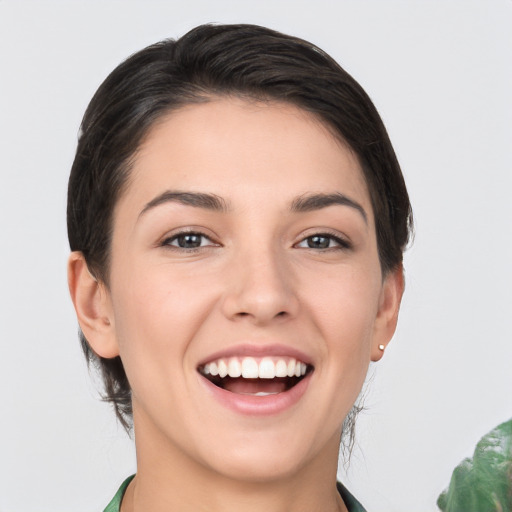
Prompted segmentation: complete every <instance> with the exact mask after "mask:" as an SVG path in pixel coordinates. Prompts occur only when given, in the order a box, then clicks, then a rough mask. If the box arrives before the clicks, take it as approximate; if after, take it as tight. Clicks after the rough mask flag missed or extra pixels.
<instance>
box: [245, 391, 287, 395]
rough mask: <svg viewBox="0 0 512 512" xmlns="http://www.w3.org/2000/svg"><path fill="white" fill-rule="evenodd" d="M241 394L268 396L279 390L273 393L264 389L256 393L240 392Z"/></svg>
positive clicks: (275, 393) (276, 392) (276, 393)
mask: <svg viewBox="0 0 512 512" xmlns="http://www.w3.org/2000/svg"><path fill="white" fill-rule="evenodd" d="M240 394H241V395H249V396H269V395H278V394H279V392H278V391H275V392H274V393H266V392H265V391H258V392H257V393H240Z"/></svg>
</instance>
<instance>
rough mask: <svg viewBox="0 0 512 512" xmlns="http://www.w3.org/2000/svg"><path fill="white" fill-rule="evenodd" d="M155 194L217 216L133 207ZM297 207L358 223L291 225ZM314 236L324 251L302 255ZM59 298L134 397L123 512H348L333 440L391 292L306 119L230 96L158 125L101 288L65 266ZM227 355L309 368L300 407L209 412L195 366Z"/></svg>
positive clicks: (309, 216)
mask: <svg viewBox="0 0 512 512" xmlns="http://www.w3.org/2000/svg"><path fill="white" fill-rule="evenodd" d="M166 191H181V192H183V191H184V192H192V193H207V194H214V195H215V196H217V197H219V198H222V201H223V203H224V206H225V209H224V211H213V210H211V209H209V208H201V207H197V206H191V205H188V204H183V203H181V202H177V201H164V202H161V203H160V204H157V205H155V206H148V205H150V204H151V202H152V201H153V200H154V199H155V198H157V197H158V196H160V195H161V194H162V193H165V192H166ZM312 193H315V194H336V193H337V194H343V195H344V196H346V197H348V198H350V200H351V201H353V202H354V203H356V204H357V205H359V206H360V207H361V209H362V211H363V212H364V213H362V212H361V210H359V209H357V208H355V207H354V206H351V205H346V204H331V205H330V206H325V207H319V208H315V209H312V210H310V211H300V212H298V211H293V208H291V205H292V204H293V202H294V201H295V202H296V201H297V199H298V198H301V197H304V196H305V195H307V194H312ZM141 212H142V213H141ZM365 217H366V218H365ZM183 229H185V230H188V231H193V232H200V233H203V234H204V235H205V237H202V238H199V239H198V240H200V241H201V246H200V247H199V248H197V249H193V250H190V249H186V248H180V247H179V239H177V238H176V235H177V234H178V233H180V232H181V231H182V230H183ZM316 234H321V235H322V236H323V237H324V238H323V239H322V240H323V241H324V242H325V241H326V242H327V247H326V248H316V247H313V248H311V247H309V245H308V244H310V243H311V241H312V238H311V237H312V236H313V235H316ZM173 237H174V238H173ZM325 237H328V238H325ZM337 240H341V242H338V241H337ZM69 282H70V290H71V296H72V298H73V302H74V304H75V307H76V310H77V315H78V318H79V322H80V326H81V328H82V330H83V332H84V334H85V336H86V338H87V339H88V341H89V342H90V344H91V346H92V347H93V349H94V350H95V352H96V353H97V354H99V355H101V356H102V357H113V356H116V355H118V354H119V355H120V356H121V358H122V360H123V364H124V366H125V369H126V372H127V375H128V378H129V381H130V384H131V386H132V390H133V410H134V427H135V437H136V449H137V463H138V472H137V476H136V478H135V479H134V480H133V481H132V483H131V484H130V486H129V488H128V491H127V493H126V495H125V498H124V500H123V504H122V511H123V512H130V511H142V510H152V511H153V512H158V511H163V510H181V511H198V510H209V511H216V510H221V509H222V511H223V512H227V511H228V512H229V511H230V510H233V511H235V510H237V511H240V510H244V511H252V510H255V511H256V510H258V511H259V510H267V511H270V512H278V511H285V510H293V511H302V510H304V511H306V510H307V511H311V510H322V511H334V510H346V508H345V505H344V504H343V502H342V500H341V499H340V497H339V495H338V493H337V491H336V488H335V481H336V468H337V459H338V451H339V440H340V435H341V426H342V423H343V419H344V418H345V416H346V415H347V413H348V412H349V410H350V409H351V407H352V405H353V404H354V402H355V400H356V398H357V396H358V394H359V392H360V389H361V387H362V384H363V382H364V379H365V376H366V373H367V369H368V365H369V363H370V361H371V360H373V361H377V360H378V359H380V357H381V356H382V351H381V350H379V348H378V346H379V345H380V344H383V345H386V344H387V343H388V342H389V340H390V339H391V336H392V335H393V332H394V329H395V326H396V320H397V315H398V309H399V305H400V300H401V296H402V292H403V279H402V270H401V268H399V269H398V270H396V271H395V272H391V273H388V274H387V275H386V276H383V275H382V272H381V267H380V263H379V258H378V251H377V242H376V235H375V225H374V219H373V212H372V208H371V202H370V198H369V194H368V190H367V187H366V184H365V181H364V178H363V174H362V171H361V168H360V165H359V163H358V160H357V157H356V156H355V155H354V153H353V152H352V151H351V150H350V149H349V148H348V147H347V146H346V145H345V144H343V143H342V142H340V141H339V140H337V139H336V138H335V137H334V136H333V135H332V134H331V132H330V131H329V130H328V129H327V128H326V127H325V126H323V125H322V124H321V123H320V122H319V121H317V120H316V119H315V118H314V117H312V116H311V115H310V114H308V113H306V112H304V111H301V110H300V109H297V108H296V107H294V106H291V105H284V104H276V103H257V102H249V101H246V100H242V99H234V98H229V99H227V98H220V99H219V98H215V99H212V101H210V102H208V103H204V104H200V105H192V106H187V107H184V108H183V109H181V110H179V111H177V112H173V113H172V115H169V116H168V117H166V118H164V119H161V120H160V121H159V122H158V123H157V124H156V125H155V126H154V127H153V129H152V130H151V131H150V133H149V135H148V137H147V138H146V140H145V141H144V143H143V144H142V146H141V147H140V148H139V151H138V153H137V155H136V158H135V162H134V166H133V171H132V175H131V178H130V183H129V185H128V187H127V189H126V191H125V192H124V194H123V195H122V197H121V198H120V200H119V201H118V204H117V205H116V207H115V211H114V229H113V238H112V253H111V274H110V279H109V284H108V286H106V285H105V284H104V283H98V282H96V280H94V278H92V276H91V275H90V274H89V272H88V271H87V267H86V264H85V262H84V259H83V256H82V255H81V254H80V253H73V254H72V255H71V257H70V262H69ZM240 344H245V345H247V344H249V345H252V346H266V345H271V344H280V345H282V346H285V347H293V348H295V349H298V350H300V351H301V352H302V353H304V354H306V355H307V357H308V358H309V360H310V362H311V363H312V365H313V366H314V371H313V373H312V374H311V375H310V377H309V384H308V386H307V389H306V391H305V392H304V394H303V396H301V398H300V400H299V401H298V402H297V403H295V404H294V405H293V406H291V407H288V408H286V409H285V410H284V411H280V412H279V413H277V414H263V415H248V414H242V413H240V412H238V411H235V410H232V409H229V408H227V407H225V406H224V405H223V404H221V403H219V401H217V400H215V399H212V396H211V395H210V394H209V393H208V392H207V391H206V389H205V386H204V378H203V377H202V376H201V375H200V374H199V373H198V371H197V367H198V365H199V364H200V363H201V362H202V361H203V362H204V360H205V358H208V357H209V356H210V355H211V354H214V353H215V352H218V351H219V350H224V349H229V348H230V347H233V346H238V345H240Z"/></svg>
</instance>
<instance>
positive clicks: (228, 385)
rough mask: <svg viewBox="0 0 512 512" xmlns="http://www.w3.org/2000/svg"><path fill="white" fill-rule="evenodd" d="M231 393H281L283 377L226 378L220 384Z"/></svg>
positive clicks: (283, 383) (283, 388)
mask: <svg viewBox="0 0 512 512" xmlns="http://www.w3.org/2000/svg"><path fill="white" fill-rule="evenodd" d="M222 387H223V388H224V389H226V390H227V391H231V393H238V394H239V395H255V394H256V393H282V392H283V391H285V390H286V382H285V379H279V378H276V379H268V380H267V379H242V378H239V379H232V378H227V379H226V382H225V383H223V386H222Z"/></svg>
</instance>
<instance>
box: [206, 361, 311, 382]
mask: <svg viewBox="0 0 512 512" xmlns="http://www.w3.org/2000/svg"><path fill="white" fill-rule="evenodd" d="M306 370H307V365H306V363H303V362H302V361H297V360H296V359H293V358H272V357H263V358H262V359H260V360H259V361H258V360H257V359H256V358H254V357H242V358H238V357H230V358H229V359H217V360H216V361H211V362H210V363H207V364H205V365H204V366H203V368H202V369H201V372H202V373H203V374H204V375H218V376H219V377H222V378H224V377H226V376H229V377H233V378H237V377H242V378H244V379H257V378H260V379H273V378H274V377H300V376H302V375H305V374H306Z"/></svg>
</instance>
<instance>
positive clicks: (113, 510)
mask: <svg viewBox="0 0 512 512" xmlns="http://www.w3.org/2000/svg"><path fill="white" fill-rule="evenodd" d="M134 476H135V475H132V476H130V477H128V478H127V479H126V480H125V481H124V482H123V483H122V484H121V487H120V488H119V490H118V491H117V493H116V495H115V496H114V498H113V499H112V501H111V502H110V503H109V504H108V505H107V508H106V509H105V510H104V511H103V512H119V508H120V506H121V500H122V499H123V495H124V493H125V491H126V488H127V487H128V484H129V483H130V482H131V481H132V480H133V477H134ZM337 487H338V491H339V493H340V494H341V497H342V498H343V501H344V502H345V505H346V506H347V508H348V512H366V511H365V509H364V508H363V506H362V505H361V503H359V502H358V501H357V500H356V499H355V498H354V496H352V494H350V493H349V492H348V491H347V489H345V487H343V485H341V484H340V483H339V482H338V483H337Z"/></svg>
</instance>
